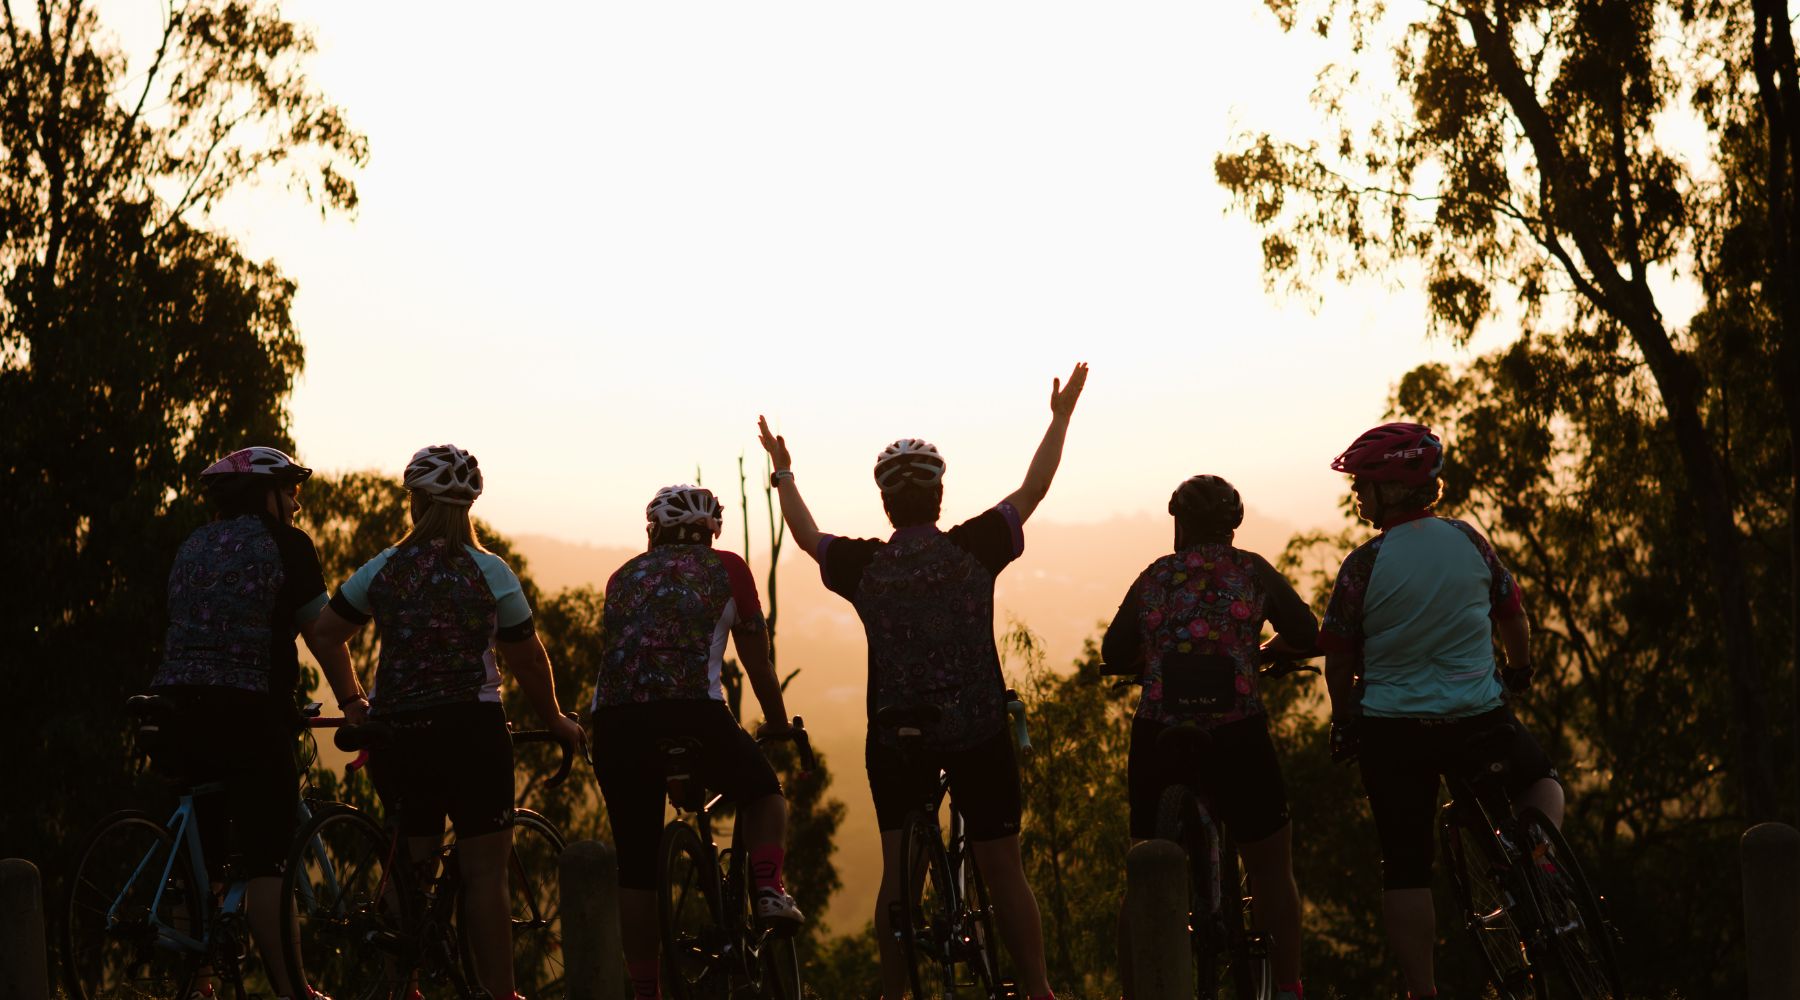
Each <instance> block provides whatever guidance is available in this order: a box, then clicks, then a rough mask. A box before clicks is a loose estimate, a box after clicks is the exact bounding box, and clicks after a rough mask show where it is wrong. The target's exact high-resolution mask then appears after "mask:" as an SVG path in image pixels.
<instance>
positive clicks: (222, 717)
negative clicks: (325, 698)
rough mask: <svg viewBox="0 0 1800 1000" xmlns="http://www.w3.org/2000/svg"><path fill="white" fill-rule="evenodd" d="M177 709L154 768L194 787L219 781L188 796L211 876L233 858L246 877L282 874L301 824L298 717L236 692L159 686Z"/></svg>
mask: <svg viewBox="0 0 1800 1000" xmlns="http://www.w3.org/2000/svg"><path fill="white" fill-rule="evenodd" d="M154 693H155V694H159V695H162V696H163V697H165V698H167V699H169V700H170V701H171V702H173V703H174V705H175V714H174V717H173V718H172V719H170V720H169V722H168V724H167V726H166V728H165V730H164V732H165V734H166V735H165V739H166V740H167V745H166V748H165V749H163V750H161V751H159V752H158V753H157V754H156V764H157V766H158V767H159V768H164V769H166V770H168V771H170V772H172V773H175V774H177V775H179V776H180V777H181V778H182V779H183V780H184V781H187V782H190V783H192V784H194V785H203V784H209V783H214V782H217V783H221V784H223V785H224V786H225V790H224V792H223V793H221V794H217V795H196V796H195V797H194V810H195V813H196V816H195V821H196V822H197V823H198V824H199V826H200V846H201V849H202V850H203V851H204V852H205V854H206V858H207V863H208V865H209V866H211V867H213V869H214V870H213V872H212V874H213V876H215V877H217V876H218V875H220V873H221V871H222V869H221V868H220V867H219V866H220V865H222V864H223V863H224V862H225V860H226V859H227V858H228V857H229V858H235V860H236V866H235V867H237V868H238V869H239V870H240V871H241V873H242V875H243V877H245V878H259V877H263V876H273V875H280V874H281V870H282V868H283V867H285V866H286V864H287V856H288V849H289V847H290V846H291V845H292V843H293V840H294V831H295V828H296V827H297V826H298V823H299V803H300V788H299V786H300V776H299V769H298V768H297V767H295V765H294V734H295V732H296V731H297V730H298V727H299V721H300V719H299V714H298V713H297V712H296V711H295V710H294V706H293V705H292V704H289V703H288V702H287V701H286V699H284V698H278V697H275V696H272V695H266V694H258V693H256V692H253V691H240V690H237V689H235V688H224V687H199V686H182V687H166V688H158V689H156V690H155V692H154Z"/></svg>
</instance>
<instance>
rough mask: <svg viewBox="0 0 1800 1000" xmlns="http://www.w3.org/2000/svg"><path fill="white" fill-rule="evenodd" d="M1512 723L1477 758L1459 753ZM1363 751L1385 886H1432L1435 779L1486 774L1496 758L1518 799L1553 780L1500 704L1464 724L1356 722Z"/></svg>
mask: <svg viewBox="0 0 1800 1000" xmlns="http://www.w3.org/2000/svg"><path fill="white" fill-rule="evenodd" d="M1506 724H1511V725H1512V727H1513V734H1512V736H1511V738H1510V739H1508V740H1506V741H1505V742H1504V744H1502V745H1497V746H1494V747H1492V748H1491V751H1492V752H1491V753H1489V754H1487V755H1486V756H1485V757H1482V758H1471V757H1470V756H1469V755H1468V754H1467V752H1466V751H1465V749H1464V748H1465V746H1466V745H1467V744H1468V741H1469V739H1470V737H1472V736H1474V735H1476V734H1477V733H1480V732H1483V731H1484V730H1491V729H1493V728H1495V727H1497V726H1502V725H1506ZM1357 731H1358V734H1359V736H1360V739H1361V747H1360V749H1359V750H1358V751H1357V758H1358V761H1359V762H1360V764H1361V767H1362V781H1363V791H1364V792H1366V793H1367V794H1368V796H1369V811H1370V812H1371V813H1373V814H1374V816H1375V833H1376V835H1377V836H1378V837H1380V838H1381V881H1382V885H1383V886H1384V887H1386V888H1388V889H1425V888H1429V887H1430V885H1431V860H1432V853H1433V846H1434V841H1433V839H1432V837H1433V832H1434V831H1433V829H1432V825H1433V820H1434V818H1435V817H1436V815H1437V808H1438V777H1439V776H1440V775H1442V774H1446V773H1457V772H1455V771H1453V770H1451V769H1453V768H1463V769H1468V770H1472V771H1485V770H1486V769H1487V767H1488V766H1489V765H1491V764H1493V763H1496V762H1498V761H1504V762H1505V764H1506V770H1505V772H1504V774H1503V778H1502V784H1503V785H1504V786H1505V788H1506V793H1507V795H1509V796H1513V795H1518V794H1519V793H1520V792H1523V791H1524V790H1525V789H1527V788H1530V787H1531V786H1532V785H1534V784H1536V783H1537V782H1538V781H1540V780H1542V779H1544V778H1554V777H1556V769H1555V768H1553V767H1551V766H1550V758H1549V757H1547V756H1545V755H1544V751H1543V748H1541V747H1539V746H1538V744H1537V741H1536V740H1534V739H1532V738H1531V735H1530V734H1529V733H1527V732H1526V731H1525V729H1524V727H1523V726H1520V725H1519V724H1518V720H1517V719H1515V718H1514V717H1513V713H1512V709H1510V708H1507V707H1506V706H1504V705H1502V706H1501V707H1499V708H1496V709H1494V710H1492V711H1489V712H1483V713H1482V714H1480V715H1475V716H1470V717H1468V718H1465V719H1384V718H1379V717H1375V716H1364V717H1363V718H1362V719H1361V720H1360V721H1359V722H1358V723H1357Z"/></svg>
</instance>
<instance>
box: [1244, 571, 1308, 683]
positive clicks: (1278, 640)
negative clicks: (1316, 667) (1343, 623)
mask: <svg viewBox="0 0 1800 1000" xmlns="http://www.w3.org/2000/svg"><path fill="white" fill-rule="evenodd" d="M1250 558H1251V562H1252V564H1253V565H1254V566H1255V567H1256V578H1257V580H1258V582H1259V583H1261V584H1262V589H1263V593H1264V594H1266V595H1267V600H1266V601H1265V608H1266V610H1265V611H1264V614H1265V615H1267V616H1268V619H1269V624H1270V625H1273V626H1274V627H1275V638H1273V639H1270V640H1269V641H1268V643H1267V644H1266V645H1264V646H1263V650H1264V651H1265V652H1269V653H1275V654H1277V655H1285V656H1290V657H1295V658H1299V659H1306V658H1308V657H1313V656H1317V655H1318V650H1317V649H1315V648H1314V645H1313V644H1314V643H1316V642H1318V639H1319V620H1318V619H1317V618H1315V617H1313V613H1312V609H1311V608H1309V607H1307V606H1306V602H1305V601H1304V600H1302V599H1301V598H1300V595H1299V594H1298V593H1295V591H1294V585H1293V584H1291V583H1289V582H1288V579H1287V577H1285V576H1283V575H1281V571H1280V570H1277V569H1276V568H1275V567H1274V566H1272V565H1270V564H1269V561H1268V560H1267V559H1264V558H1263V557H1262V556H1260V555H1257V554H1256V553H1254V552H1253V553H1251V554H1250Z"/></svg>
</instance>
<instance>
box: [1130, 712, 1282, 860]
mask: <svg viewBox="0 0 1800 1000" xmlns="http://www.w3.org/2000/svg"><path fill="white" fill-rule="evenodd" d="M1167 728H1168V726H1167V725H1166V724H1165V723H1161V722H1154V721H1151V720H1149V719H1138V720H1135V721H1133V722H1132V724H1131V754H1130V757H1129V758H1128V762H1127V764H1126V784H1127V787H1128V789H1129V795H1130V799H1131V836H1132V838H1133V839H1136V840H1149V839H1151V838H1152V837H1155V836H1156V811H1157V807H1158V806H1159V805H1160V804H1161V802H1162V794H1163V792H1164V791H1165V790H1166V789H1168V787H1169V786H1170V785H1175V784H1185V785H1188V786H1189V787H1191V788H1193V789H1194V790H1195V791H1196V792H1198V793H1200V794H1201V795H1202V796H1203V797H1205V798H1206V799H1207V800H1208V801H1209V802H1210V803H1211V805H1212V809H1213V813H1214V815H1216V816H1217V817H1218V818H1219V819H1221V820H1223V821H1224V823H1225V826H1226V828H1227V829H1228V830H1230V832H1231V836H1232V838H1233V839H1235V840H1236V841H1237V842H1238V843H1240V844H1254V843H1255V842H1257V841H1259V840H1262V839H1264V838H1266V837H1268V836H1270V835H1272V834H1275V833H1278V832H1280V830H1281V828H1282V827H1284V826H1287V824H1288V802H1287V786H1286V785H1285V784H1284V783H1283V782H1282V780H1281V762H1280V761H1279V760H1277V759H1276V757H1275V744H1274V743H1272V742H1271V741H1270V740H1269V719H1268V716H1266V715H1253V716H1251V717H1250V718H1247V719H1239V720H1237V721H1236V722H1228V723H1226V724H1225V725H1222V726H1219V727H1218V728H1216V729H1214V730H1212V744H1211V745H1210V746H1209V747H1207V748H1206V750H1205V751H1203V752H1202V753H1200V754H1199V755H1198V758H1197V759H1193V758H1190V759H1188V760H1182V759H1179V758H1172V757H1171V755H1170V754H1169V753H1167V752H1166V751H1161V752H1159V750H1158V749H1157V746H1156V737H1157V735H1158V734H1159V733H1161V732H1162V731H1163V730H1164V729H1167Z"/></svg>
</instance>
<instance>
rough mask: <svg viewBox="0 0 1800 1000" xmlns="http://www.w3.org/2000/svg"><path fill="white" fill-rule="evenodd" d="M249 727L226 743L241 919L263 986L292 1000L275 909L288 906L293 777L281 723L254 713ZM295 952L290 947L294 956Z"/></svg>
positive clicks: (294, 821) (295, 788)
mask: <svg viewBox="0 0 1800 1000" xmlns="http://www.w3.org/2000/svg"><path fill="white" fill-rule="evenodd" d="M254 724H256V725H257V731H255V732H250V731H243V732H242V735H243V737H244V739H243V740H242V741H233V742H232V743H231V744H230V745H231V747H232V750H231V752H230V753H229V754H228V756H229V758H230V759H231V761H232V763H231V764H230V765H229V767H230V775H229V778H228V779H227V780H228V784H229V790H228V791H227V793H226V796H227V799H228V800H229V802H230V808H231V813H232V824H233V826H234V827H235V829H236V834H237V846H238V853H239V855H240V856H241V857H242V859H243V866H244V875H245V877H246V878H248V879H249V884H248V885H247V886H246V887H245V894H244V917H245V920H246V922H247V923H248V924H249V927H250V936H251V937H252V938H253V939H254V940H255V942H256V950H257V952H258V953H260V954H261V955H262V960H263V968H264V969H265V970H266V971H267V972H268V975H269V986H270V987H271V988H272V989H273V990H274V991H275V994H276V995H277V996H282V997H292V996H294V989H293V985H294V984H293V982H292V979H291V977H290V976H289V975H288V970H287V962H286V959H285V953H284V951H283V949H282V947H281V910H282V907H284V906H292V905H293V902H292V901H291V900H288V899H284V898H283V897H282V895H281V868H282V865H283V864H284V863H285V862H286V860H287V853H288V846H289V845H290V844H291V843H292V842H293V839H294V833H295V827H296V826H297V825H298V820H297V817H296V814H295V812H294V802H295V800H296V796H297V795H298V793H299V790H298V785H299V776H298V775H297V774H296V772H295V769H294V755H293V750H292V748H291V747H290V743H291V740H292V737H290V736H289V735H288V733H289V729H288V726H287V723H286V722H285V721H284V720H282V719H281V718H279V717H277V716H276V715H275V713H274V712H268V713H257V714H256V716H255V717H254ZM298 951H299V949H298V948H296V949H295V952H296V954H297V953H298Z"/></svg>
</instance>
